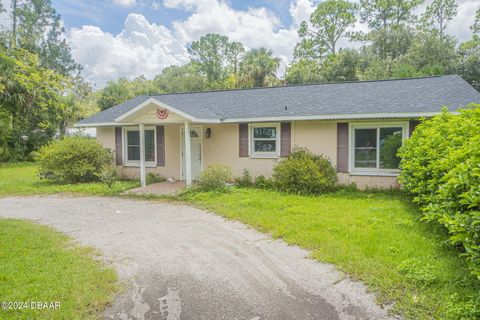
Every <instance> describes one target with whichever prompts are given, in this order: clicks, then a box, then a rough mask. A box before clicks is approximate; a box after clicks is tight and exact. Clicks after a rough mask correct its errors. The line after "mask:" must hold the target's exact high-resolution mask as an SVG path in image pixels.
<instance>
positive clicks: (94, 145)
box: [37, 136, 113, 183]
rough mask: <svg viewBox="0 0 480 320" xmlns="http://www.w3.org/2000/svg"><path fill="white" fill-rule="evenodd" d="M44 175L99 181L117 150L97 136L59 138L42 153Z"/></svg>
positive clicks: (63, 179) (66, 180)
mask: <svg viewBox="0 0 480 320" xmlns="http://www.w3.org/2000/svg"><path fill="white" fill-rule="evenodd" d="M37 160H38V164H39V171H38V173H39V175H40V177H41V178H47V179H51V180H54V181H57V182H64V183H79V182H90V181H98V180H99V176H100V175H101V174H102V170H104V169H103V168H105V167H106V166H108V165H111V164H112V163H113V154H112V152H111V151H110V150H109V149H105V148H104V147H102V145H101V144H100V143H98V142H97V141H96V140H95V139H90V138H85V137H79V136H72V137H66V138H63V139H61V140H55V141H52V142H50V143H49V144H48V145H46V146H44V147H42V148H41V149H40V151H39V154H38V158H37Z"/></svg>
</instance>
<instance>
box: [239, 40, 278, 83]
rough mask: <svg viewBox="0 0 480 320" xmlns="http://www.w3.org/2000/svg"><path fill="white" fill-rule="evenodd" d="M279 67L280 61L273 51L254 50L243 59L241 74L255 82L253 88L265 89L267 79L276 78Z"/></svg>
mask: <svg viewBox="0 0 480 320" xmlns="http://www.w3.org/2000/svg"><path fill="white" fill-rule="evenodd" d="M279 66H280V59H279V58H277V57H274V56H273V51H272V50H268V49H265V48H259V49H252V50H250V51H249V52H247V54H245V56H244V57H243V60H242V62H241V63H240V73H241V75H242V76H244V77H246V78H247V79H249V80H250V81H251V82H253V87H264V86H265V80H266V78H267V77H268V76H273V77H275V72H276V71H277V70H278V67H279Z"/></svg>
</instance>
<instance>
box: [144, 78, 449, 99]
mask: <svg viewBox="0 0 480 320" xmlns="http://www.w3.org/2000/svg"><path fill="white" fill-rule="evenodd" d="M449 76H458V75H457V74H443V75H431V76H420V77H409V78H394V79H376V80H349V81H337V82H317V83H302V84H290V85H283V86H280V85H279V86H271V87H254V88H236V89H216V90H204V91H187V92H171V93H152V94H146V95H145V96H147V97H155V96H169V95H187V94H194V93H195V94H196V93H213V92H230V91H250V90H268V89H279V88H294V87H310V86H323V85H335V84H351V83H359V84H360V83H370V82H391V81H406V80H419V79H430V78H442V77H449Z"/></svg>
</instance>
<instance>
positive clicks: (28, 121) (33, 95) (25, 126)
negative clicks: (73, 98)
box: [0, 49, 70, 159]
mask: <svg viewBox="0 0 480 320" xmlns="http://www.w3.org/2000/svg"><path fill="white" fill-rule="evenodd" d="M0 70H1V71H2V72H1V76H0V111H2V113H6V114H8V116H9V119H10V121H9V123H8V128H9V129H8V132H6V133H5V134H6V136H5V137H3V140H5V141H6V143H7V148H8V150H9V153H10V155H9V158H10V159H24V158H25V157H26V156H27V155H28V154H29V153H30V152H31V151H33V150H36V149H37V148H38V147H39V146H41V145H43V144H45V143H46V142H47V141H48V140H49V139H51V138H52V137H53V136H54V135H55V133H56V131H57V129H58V123H59V119H60V117H61V115H62V109H63V108H64V104H63V103H62V99H61V97H62V96H63V95H64V94H65V92H66V91H67V89H68V88H69V85H70V82H69V81H68V79H67V78H65V77H64V76H62V75H60V74H58V73H56V72H55V71H53V70H49V69H46V68H42V67H41V66H40V62H39V58H38V56H37V55H35V54H32V53H29V52H28V51H26V50H23V49H15V50H11V51H8V52H7V51H3V50H2V51H0Z"/></svg>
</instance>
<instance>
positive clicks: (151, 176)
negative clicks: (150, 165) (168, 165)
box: [147, 172, 167, 184]
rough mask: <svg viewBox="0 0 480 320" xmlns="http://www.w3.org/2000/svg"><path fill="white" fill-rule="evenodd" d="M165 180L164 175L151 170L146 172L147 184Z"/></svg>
mask: <svg viewBox="0 0 480 320" xmlns="http://www.w3.org/2000/svg"><path fill="white" fill-rule="evenodd" d="M166 180H167V179H166V178H165V177H162V176H161V175H159V174H155V173H153V172H149V173H148V174H147V184H152V183H160V182H164V181H166Z"/></svg>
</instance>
